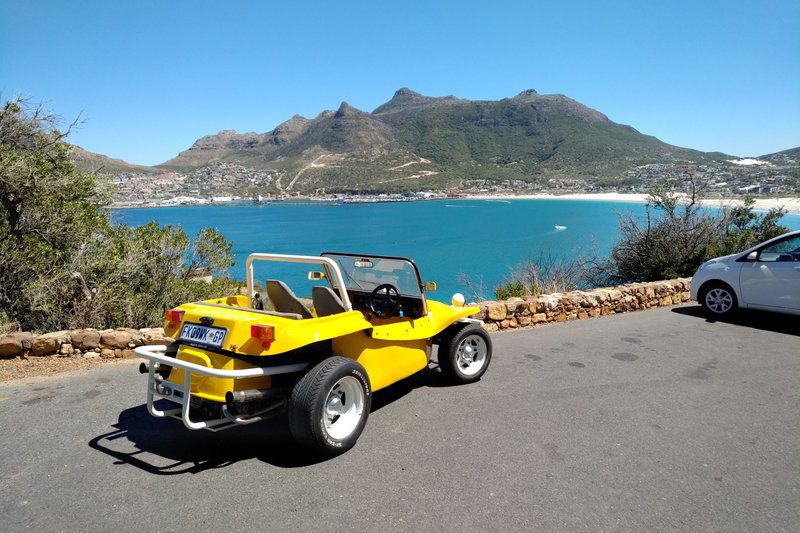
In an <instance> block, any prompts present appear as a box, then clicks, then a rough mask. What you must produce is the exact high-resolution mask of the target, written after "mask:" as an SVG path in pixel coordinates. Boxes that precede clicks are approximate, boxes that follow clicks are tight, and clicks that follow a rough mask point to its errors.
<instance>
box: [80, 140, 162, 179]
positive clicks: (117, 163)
mask: <svg viewBox="0 0 800 533" xmlns="http://www.w3.org/2000/svg"><path fill="white" fill-rule="evenodd" d="M72 159H73V160H74V161H75V164H76V165H77V166H78V168H80V169H81V170H83V171H85V172H91V173H93V174H119V173H122V172H134V173H144V174H152V173H155V172H157V170H156V169H154V168H152V167H147V166H143V165H132V164H130V163H126V162H125V161H123V160H122V159H112V158H110V157H107V156H104V155H101V154H95V153H94V152H90V151H88V150H84V149H83V148H81V147H80V146H77V145H72Z"/></svg>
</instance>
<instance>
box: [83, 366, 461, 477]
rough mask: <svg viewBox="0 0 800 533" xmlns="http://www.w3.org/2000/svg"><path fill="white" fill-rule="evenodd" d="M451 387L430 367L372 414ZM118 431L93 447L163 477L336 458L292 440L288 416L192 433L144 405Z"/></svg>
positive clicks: (378, 400)
mask: <svg viewBox="0 0 800 533" xmlns="http://www.w3.org/2000/svg"><path fill="white" fill-rule="evenodd" d="M447 385H448V384H447V383H445V382H444V380H443V379H442V377H441V374H440V373H439V369H438V368H430V367H429V368H427V369H425V370H423V371H421V372H419V373H417V374H415V375H414V376H411V377H409V378H407V379H405V380H402V381H400V382H398V383H395V384H394V385H391V386H389V387H386V388H385V389H382V390H380V391H378V392H376V393H375V394H374V395H373V399H372V409H371V411H370V413H371V414H374V413H375V412H376V411H378V410H380V409H382V408H383V407H386V406H387V405H389V404H391V403H393V402H395V401H396V400H398V399H400V398H402V397H403V396H405V395H407V394H409V393H410V392H411V391H413V390H414V389H416V388H419V387H439V386H447ZM367 426H369V423H368V424H367ZM113 428H114V429H113V430H112V431H109V432H107V433H103V434H102V435H98V436H96V437H94V438H93V439H92V440H90V441H89V447H90V448H92V449H94V450H96V451H99V452H102V453H104V454H106V455H108V456H110V457H112V458H114V459H115V460H116V462H115V464H118V465H123V464H125V465H130V466H134V467H136V468H139V469H140V470H143V471H145V472H147V473H150V474H154V475H161V476H170V475H180V474H198V473H200V472H203V471H206V470H211V469H215V468H225V467H226V466H229V465H232V464H234V463H236V462H239V461H244V460H250V459H258V460H260V461H264V462H266V463H269V464H271V465H273V466H277V467H281V468H298V467H304V466H311V465H314V464H317V463H320V462H323V461H327V460H329V459H331V458H330V457H326V456H318V455H314V454H310V453H309V452H308V451H306V450H303V449H302V448H299V447H298V446H297V444H295V442H294V441H293V440H292V437H291V434H290V432H289V423H288V419H287V417H286V415H285V414H282V415H280V416H277V417H275V418H272V419H270V420H268V421H265V422H259V423H256V424H252V425H249V426H241V427H234V428H231V429H228V430H225V431H221V432H219V433H214V432H211V431H206V430H200V431H191V430H189V429H187V428H186V427H184V425H183V424H181V423H180V422H179V421H177V420H175V419H167V420H159V419H156V418H153V417H152V416H150V414H149V413H148V412H147V407H146V406H145V405H139V406H137V407H131V408H129V409H126V410H124V411H122V413H120V415H119V418H118V420H117V422H116V423H115V424H114V425H113Z"/></svg>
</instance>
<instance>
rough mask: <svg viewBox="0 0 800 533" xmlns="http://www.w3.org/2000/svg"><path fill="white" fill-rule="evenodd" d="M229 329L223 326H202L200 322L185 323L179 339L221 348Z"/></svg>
mask: <svg viewBox="0 0 800 533" xmlns="http://www.w3.org/2000/svg"><path fill="white" fill-rule="evenodd" d="M227 331H228V330H226V329H223V328H212V327H209V326H201V325H200V324H184V325H183V329H181V336H180V337H179V339H180V340H182V341H188V342H199V343H201V344H208V345H209V346H216V347H217V348H221V347H222V342H223V341H224V340H225V333H227Z"/></svg>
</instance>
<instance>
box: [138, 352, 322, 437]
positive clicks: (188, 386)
mask: <svg viewBox="0 0 800 533" xmlns="http://www.w3.org/2000/svg"><path fill="white" fill-rule="evenodd" d="M166 350H167V346H163V345H155V346H140V347H138V348H136V349H135V350H134V353H136V355H137V356H139V357H141V358H143V359H147V361H148V363H147V410H148V412H149V413H150V414H151V415H153V416H155V417H158V418H164V417H172V418H177V419H179V420H181V421H183V424H184V425H185V426H186V427H187V428H189V429H209V430H211V431H220V430H223V429H228V428H230V427H233V426H235V425H241V424H250V423H253V422H257V421H259V420H262V419H264V418H266V417H267V416H269V415H270V414H274V413H273V412H274V411H276V410H278V409H280V408H282V407H283V406H284V402H278V403H276V404H273V405H270V406H269V407H267V408H265V409H263V410H261V411H258V412H256V413H253V414H252V415H250V416H248V417H247V418H240V417H238V416H236V415H234V414H232V413H230V412H229V410H228V408H227V406H225V405H223V406H222V414H223V417H222V418H216V419H211V420H198V421H194V420H192V419H191V416H190V408H191V392H190V391H191V390H192V374H197V375H199V376H208V377H213V378H226V379H242V378H253V377H261V376H275V375H278V374H290V373H294V372H300V371H302V370H304V369H305V368H306V367H307V366H308V363H296V364H289V365H281V366H272V367H256V368H245V369H242V370H223V369H218V368H208V367H205V366H202V365H198V364H195V363H190V362H188V361H181V360H179V359H176V358H174V357H170V356H168V355H166V353H165V352H166ZM170 367H172V368H180V369H181V370H183V371H184V372H183V375H184V379H183V385H179V384H177V383H172V382H170V381H166V380H165V379H164V377H163V376H162V375H161V374H160V373H159V371H163V370H167V369H169V368H170ZM157 399H165V400H169V401H170V402H172V403H174V404H176V405H178V407H175V408H172V409H165V410H163V411H162V410H160V409H157V408H156V407H155V405H154V402H155V400H157Z"/></svg>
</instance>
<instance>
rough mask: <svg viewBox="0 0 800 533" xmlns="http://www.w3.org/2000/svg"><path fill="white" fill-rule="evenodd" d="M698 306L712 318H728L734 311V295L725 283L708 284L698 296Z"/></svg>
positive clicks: (735, 305)
mask: <svg viewBox="0 0 800 533" xmlns="http://www.w3.org/2000/svg"><path fill="white" fill-rule="evenodd" d="M700 305H701V306H703V309H705V311H706V312H707V313H708V314H710V315H712V316H717V317H722V316H729V315H731V314H732V313H733V312H734V311H736V307H737V302H736V293H734V292H733V289H731V288H730V286H728V285H727V284H725V283H721V282H713V283H709V284H708V285H707V286H706V287H704V288H703V291H702V293H701V294H700Z"/></svg>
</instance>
